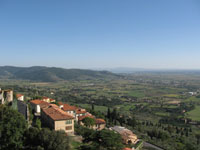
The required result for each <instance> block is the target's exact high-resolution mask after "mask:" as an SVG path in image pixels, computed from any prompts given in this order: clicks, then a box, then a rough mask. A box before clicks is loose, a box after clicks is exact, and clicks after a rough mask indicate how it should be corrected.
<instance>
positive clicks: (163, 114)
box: [155, 112, 170, 117]
mask: <svg viewBox="0 0 200 150" xmlns="http://www.w3.org/2000/svg"><path fill="white" fill-rule="evenodd" d="M155 115H158V116H161V117H168V116H169V115H170V114H169V113H167V112H156V113H155Z"/></svg>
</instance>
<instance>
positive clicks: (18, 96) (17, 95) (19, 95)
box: [16, 94, 24, 98]
mask: <svg viewBox="0 0 200 150" xmlns="http://www.w3.org/2000/svg"><path fill="white" fill-rule="evenodd" d="M21 96H24V95H22V94H16V97H17V98H20V97H21Z"/></svg>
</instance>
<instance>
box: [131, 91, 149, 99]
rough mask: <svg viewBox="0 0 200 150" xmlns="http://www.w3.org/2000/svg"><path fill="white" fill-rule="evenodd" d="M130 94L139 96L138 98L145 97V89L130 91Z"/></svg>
mask: <svg viewBox="0 0 200 150" xmlns="http://www.w3.org/2000/svg"><path fill="white" fill-rule="evenodd" d="M128 95H129V96H133V97H137V98H142V97H145V94H144V91H130V92H129V93H128Z"/></svg>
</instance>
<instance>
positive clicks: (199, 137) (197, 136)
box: [195, 134, 200, 144]
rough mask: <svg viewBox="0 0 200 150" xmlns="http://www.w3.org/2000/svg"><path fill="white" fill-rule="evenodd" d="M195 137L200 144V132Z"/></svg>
mask: <svg viewBox="0 0 200 150" xmlns="http://www.w3.org/2000/svg"><path fill="white" fill-rule="evenodd" d="M195 137H196V139H197V144H200V134H196V135H195Z"/></svg>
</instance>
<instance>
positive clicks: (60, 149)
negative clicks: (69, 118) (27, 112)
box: [0, 105, 69, 150]
mask: <svg viewBox="0 0 200 150" xmlns="http://www.w3.org/2000/svg"><path fill="white" fill-rule="evenodd" d="M0 114H1V115H0V149H1V150H11V149H13V150H14V149H17V150H69V140H68V138H67V136H66V134H65V132H64V131H63V132H62V131H51V130H49V129H41V123H40V121H39V120H37V121H36V127H37V128H32V127H31V128H27V123H26V121H25V119H24V117H23V116H22V115H21V114H20V113H18V112H17V111H16V110H13V109H11V108H10V107H8V106H3V105H1V106H0Z"/></svg>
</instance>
